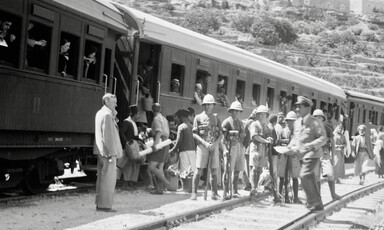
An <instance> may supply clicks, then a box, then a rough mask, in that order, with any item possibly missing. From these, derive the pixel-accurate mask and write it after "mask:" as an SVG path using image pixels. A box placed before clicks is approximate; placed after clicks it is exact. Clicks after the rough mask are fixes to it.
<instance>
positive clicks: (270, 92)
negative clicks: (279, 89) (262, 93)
mask: <svg viewBox="0 0 384 230" xmlns="http://www.w3.org/2000/svg"><path fill="white" fill-rule="evenodd" d="M274 97H275V89H274V88H270V87H268V90H267V101H266V103H267V104H266V105H267V107H269V108H270V109H273V99H274Z"/></svg>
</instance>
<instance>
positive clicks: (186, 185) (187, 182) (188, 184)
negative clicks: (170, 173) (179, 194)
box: [181, 177, 193, 193]
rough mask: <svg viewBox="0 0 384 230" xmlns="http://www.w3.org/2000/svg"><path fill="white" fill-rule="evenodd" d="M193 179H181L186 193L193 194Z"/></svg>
mask: <svg viewBox="0 0 384 230" xmlns="http://www.w3.org/2000/svg"><path fill="white" fill-rule="evenodd" d="M192 178H193V177H187V178H185V179H181V181H182V183H183V191H184V192H187V193H192Z"/></svg>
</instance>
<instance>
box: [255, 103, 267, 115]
mask: <svg viewBox="0 0 384 230" xmlns="http://www.w3.org/2000/svg"><path fill="white" fill-rule="evenodd" d="M258 113H269V109H268V108H267V106H265V105H260V106H259V107H257V110H256V114H258Z"/></svg>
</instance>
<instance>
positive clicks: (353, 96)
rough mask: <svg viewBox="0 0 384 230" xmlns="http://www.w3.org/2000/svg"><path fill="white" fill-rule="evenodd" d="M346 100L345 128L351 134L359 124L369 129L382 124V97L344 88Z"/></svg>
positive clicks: (383, 121) (383, 113)
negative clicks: (346, 115)
mask: <svg viewBox="0 0 384 230" xmlns="http://www.w3.org/2000/svg"><path fill="white" fill-rule="evenodd" d="M345 94H346V95H347V100H348V118H349V119H347V127H346V128H347V129H348V130H349V132H350V134H351V135H354V134H355V133H356V132H357V127H358V126H359V125H360V124H365V125H366V126H367V127H369V128H370V129H376V130H377V128H378V127H379V126H384V99H383V98H380V97H375V96H372V95H368V94H364V93H359V92H355V91H350V90H346V91H345Z"/></svg>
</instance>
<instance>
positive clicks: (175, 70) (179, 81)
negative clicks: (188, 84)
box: [169, 63, 185, 95]
mask: <svg viewBox="0 0 384 230" xmlns="http://www.w3.org/2000/svg"><path fill="white" fill-rule="evenodd" d="M184 73H185V66H183V65H179V64H175V63H172V69H171V82H170V88H169V91H170V92H173V93H177V94H180V95H181V94H182V87H181V86H182V85H183V82H184Z"/></svg>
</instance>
